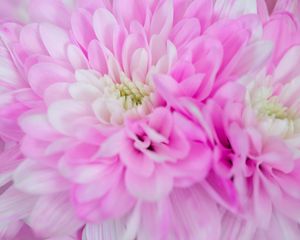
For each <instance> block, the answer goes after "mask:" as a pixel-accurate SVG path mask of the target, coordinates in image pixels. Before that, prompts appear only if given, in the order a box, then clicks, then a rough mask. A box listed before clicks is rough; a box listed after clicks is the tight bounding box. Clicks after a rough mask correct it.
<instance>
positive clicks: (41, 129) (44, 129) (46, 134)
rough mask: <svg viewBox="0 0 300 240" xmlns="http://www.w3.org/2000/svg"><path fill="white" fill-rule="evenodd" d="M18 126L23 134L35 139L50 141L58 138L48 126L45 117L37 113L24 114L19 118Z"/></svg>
mask: <svg viewBox="0 0 300 240" xmlns="http://www.w3.org/2000/svg"><path fill="white" fill-rule="evenodd" d="M19 124H20V126H21V128H22V129H23V131H24V132H26V133H27V134H28V135H30V136H32V137H34V138H37V139H41V140H50V141H51V140H54V139H55V138H56V137H58V136H59V135H58V133H57V132H56V131H55V130H54V129H53V128H52V127H51V126H50V124H49V122H48V120H47V117H46V115H44V114H42V113H39V112H34V111H32V112H26V113H25V114H23V115H22V116H21V117H20V118H19ZM34 129H38V130H37V131H35V130H34Z"/></svg>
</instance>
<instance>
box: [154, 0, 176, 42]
mask: <svg viewBox="0 0 300 240" xmlns="http://www.w3.org/2000/svg"><path fill="white" fill-rule="evenodd" d="M173 11H174V10H173V3H172V1H170V0H166V1H164V2H162V4H161V5H160V6H159V7H158V8H157V9H156V10H155V11H154V14H153V16H152V21H151V26H150V32H151V35H155V34H157V35H160V36H162V37H163V38H165V37H167V36H168V34H169V32H170V30H171V27H172V24H173Z"/></svg>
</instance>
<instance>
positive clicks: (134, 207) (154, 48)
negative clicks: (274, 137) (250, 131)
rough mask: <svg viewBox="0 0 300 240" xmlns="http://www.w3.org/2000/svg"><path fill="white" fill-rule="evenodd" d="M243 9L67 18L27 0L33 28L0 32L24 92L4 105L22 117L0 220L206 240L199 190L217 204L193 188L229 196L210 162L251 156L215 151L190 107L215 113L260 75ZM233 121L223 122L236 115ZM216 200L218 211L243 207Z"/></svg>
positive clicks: (126, 8)
mask: <svg viewBox="0 0 300 240" xmlns="http://www.w3.org/2000/svg"><path fill="white" fill-rule="evenodd" d="M242 4H248V5H247V6H248V7H249V9H250V11H251V12H255V11H256V5H255V4H253V3H252V2H251V1H232V2H230V3H226V2H224V1H212V0H206V1H198V0H194V1H185V0H174V1H172V0H154V1H138V2H137V1H133V0H125V1H124V0H122V1H121V0H115V1H105V0H103V1H78V3H77V7H76V8H75V10H74V11H73V12H72V11H71V10H70V9H68V8H66V7H65V5H63V4H62V3H61V1H58V0H54V1H52V0H51V1H50V0H43V1H37V0H36V1H31V4H30V11H29V12H30V15H31V19H32V22H31V23H30V24H27V25H24V26H14V27H11V26H10V25H3V26H4V30H5V31H11V32H12V33H13V34H15V35H14V37H13V38H12V37H10V38H8V39H7V41H6V44H7V46H6V48H5V50H6V51H9V52H10V57H13V58H14V64H15V65H17V66H19V67H20V69H21V71H22V84H23V85H20V86H16V87H14V89H13V90H14V91H8V94H9V96H13V99H12V104H17V106H19V105H20V104H21V106H22V107H23V105H24V104H25V107H23V108H22V109H20V110H18V111H16V112H13V113H14V114H15V113H16V115H13V116H14V121H13V124H14V126H13V127H12V129H17V130H18V131H19V130H22V131H20V136H19V138H20V139H15V140H16V141H17V144H20V145H21V147H20V150H21V153H22V156H23V157H22V162H21V163H20V164H18V166H17V168H16V169H15V170H14V171H13V173H12V175H13V188H9V189H8V190H6V191H5V192H4V193H3V194H2V195H1V196H0V210H1V203H3V202H4V203H3V206H5V203H6V202H7V201H9V199H12V200H13V203H19V202H20V201H22V199H23V198H25V200H24V202H26V204H25V205H24V206H26V208H21V210H22V211H21V210H19V211H17V214H20V215H18V217H17V220H19V219H20V220H22V219H23V221H24V222H26V224H27V225H29V226H30V227H31V228H32V229H33V231H34V232H35V233H36V234H37V235H38V236H41V237H43V238H50V237H65V236H67V237H75V235H76V233H77V232H80V231H81V227H82V225H83V221H85V222H89V223H90V222H92V223H100V224H99V225H92V224H87V225H86V226H85V228H84V230H83V236H84V237H85V238H86V239H88V240H90V239H93V240H95V239H97V238H100V239H101V237H103V238H104V239H105V237H108V235H111V234H114V235H111V236H114V237H115V238H119V237H120V236H123V234H124V238H125V239H135V237H137V238H138V239H143V240H145V239H147V238H149V240H150V239H151V240H153V239H172V240H175V239H178V240H180V239H195V238H200V239H212V240H214V239H216V240H217V239H218V238H219V236H220V216H219V214H218V207H217V205H216V202H215V201H214V200H212V198H211V196H209V194H208V193H207V192H206V190H209V193H211V194H212V195H213V196H214V197H215V195H216V194H215V195H214V194H213V193H212V189H213V188H208V186H207V185H208V184H203V182H204V179H205V178H206V177H207V175H208V173H209V175H208V180H207V181H206V182H208V183H209V184H211V185H213V184H215V185H213V187H216V186H218V187H219V186H221V187H222V186H224V189H225V190H226V189H227V188H225V187H227V186H229V188H230V186H231V185H230V184H231V182H230V181H229V180H228V181H229V182H227V181H224V182H225V184H223V185H222V184H219V182H218V181H219V179H220V177H218V174H219V172H217V171H216V169H215V165H216V164H219V163H220V162H222V161H223V160H224V161H225V162H226V161H227V160H228V157H227V156H231V155H230V154H231V152H232V149H231V146H232V148H233V149H234V150H236V152H238V151H239V152H238V153H240V154H239V158H240V159H242V160H243V159H245V161H246V156H248V152H247V151H248V148H246V149H245V148H244V146H245V144H244V139H241V141H234V140H233V141H232V143H231V146H229V145H228V146H226V144H228V142H222V141H223V140H224V139H219V138H217V137H216V140H215V141H216V142H217V144H218V145H217V146H218V147H215V146H216V144H215V143H216V142H213V140H212V139H213V135H212V134H211V131H210V130H209V129H208V128H207V126H208V125H207V124H206V123H205V120H204V119H202V118H201V116H200V117H199V114H198V115H197V114H195V112H196V113H197V111H195V109H193V108H190V107H188V104H187V103H188V100H187V99H189V100H191V101H193V102H196V103H197V105H199V106H202V105H203V104H206V103H207V106H209V99H210V98H211V97H212V96H215V98H216V99H217V100H216V102H217V103H218V104H219V103H220V104H221V107H224V106H225V101H223V97H224V96H223V95H222V93H224V91H225V93H226V91H227V87H228V86H230V85H228V84H226V83H227V82H230V81H236V80H237V79H239V78H240V77H241V76H243V75H245V74H246V73H254V72H257V70H258V69H260V68H261V65H262V64H264V63H265V62H266V59H267V58H268V57H269V54H270V51H271V47H270V43H269V42H267V41H265V40H260V38H262V27H261V23H260V20H259V18H258V16H256V15H251V14H249V15H248V14H245V13H246V11H244V8H243V7H242ZM241 14H245V15H243V16H241V17H240V15H241ZM6 35H7V33H3V34H1V35H0V36H1V38H4V37H5V36H6ZM277 57H278V56H277V55H276V56H274V59H277ZM274 61H275V60H274ZM274 64H277V63H276V62H274ZM14 71H15V70H14ZM1 82H3V81H1ZM224 85H225V86H224ZM224 89H225V90H224ZM234 90H235V88H234ZM238 90H239V89H238ZM15 91H16V92H17V93H19V92H21V93H22V94H21V95H20V97H19V95H17V96H18V97H15V95H14V94H15ZM230 93H232V92H230ZM238 93H239V94H238V96H237V97H240V98H237V99H239V100H241V99H243V100H244V95H243V94H242V92H238ZM19 99H20V100H19ZM218 100H220V102H218ZM216 105H217V104H216ZM234 106H235V105H234ZM258 108H260V107H258ZM2 109H4V110H5V109H6V108H5V106H4V107H1V110H2ZM8 109H11V108H10V107H8ZM216 109H217V110H218V111H220V113H221V112H223V111H222V109H221V108H220V109H219V108H216ZM272 109H273V108H272ZM276 109H277V108H276ZM230 110H232V109H231V108H229V107H227V108H224V116H227V115H228V116H230V117H233V114H234V113H237V112H238V110H239V108H236V109H234V110H235V111H230ZM272 111H273V110H272ZM276 111H277V110H276ZM0 112H1V111H0ZM1 113H2V112H1ZM194 114H195V115H194ZM215 114H218V112H212V113H211V118H213V121H216V122H217V123H220V119H223V118H222V117H220V116H216V115H215ZM1 116H2V115H1ZM0 120H2V118H1V117H0ZM226 120H228V119H227V118H226ZM229 120H230V121H231V119H229ZM230 123H231V122H230ZM226 124H227V122H226ZM215 127H216V129H217V130H216V135H217V136H220V135H222V134H223V129H222V128H221V127H220V128H218V126H215ZM227 127H228V126H227V125H226V126H225V128H226V129H227ZM0 129H1V130H2V128H0ZM4 129H5V130H7V129H6V128H4ZM228 129H230V130H232V132H230V133H232V134H233V135H231V136H234V134H239V133H240V132H241V131H242V130H240V128H239V126H238V124H232V125H230V126H229V127H228ZM224 132H225V131H224ZM224 135H226V134H225V133H224ZM0 136H2V135H0ZM240 137H241V138H243V137H244V134H241V136H240ZM220 138H221V137H220ZM228 138H229V137H228ZM4 141H6V140H5V139H4ZM225 141H226V139H225ZM278 142H279V143H278ZM239 143H241V144H240V145H238V144H239ZM5 144H6V142H5ZM235 144H237V145H235ZM272 144H274V145H272ZM235 146H237V149H235ZM274 146H275V147H274ZM226 147H227V148H226ZM273 147H274V148H278V149H279V150H281V148H279V147H282V145H281V141H274V142H273V141H270V149H271V150H272V149H273ZM266 151H267V150H266ZM281 153H282V155H284V156H287V157H289V155H288V154H289V152H288V151H287V152H285V148H284V150H282V152H280V154H281ZM218 156H221V157H218ZM251 156H252V155H251ZM280 156H281V155H280ZM223 158H224V159H223ZM216 161H219V162H217V163H216ZM212 166H213V167H214V171H210V170H211V167H212ZM220 166H222V165H221V163H220ZM221 170H222V169H221ZM221 170H220V171H221ZM231 173H232V171H231V170H230V169H229V170H228V172H227V173H226V174H227V175H228V176H232V175H230V174H231ZM213 174H215V175H213ZM247 174H248V173H247ZM227 175H226V177H227ZM247 177H248V176H247ZM226 180H227V179H226ZM220 182H221V183H223V182H222V181H220ZM202 184H203V186H202ZM226 184H227V185H226ZM225 185H226V186H225ZM204 189H205V190H204ZM225 190H224V192H225ZM221 197H223V198H224V199H225V201H223V202H225V203H227V205H226V204H225V205H226V206H232V205H234V204H236V206H238V207H240V205H242V204H240V202H239V201H238V200H240V199H239V198H237V197H235V196H234V198H232V199H231V198H230V199H229V203H228V202H227V201H226V200H228V199H226V197H228V196H227V195H225V194H224V195H222V196H221ZM230 197H231V196H230ZM224 199H223V200H224ZM1 201H2V202H1ZM2 208H4V207H2ZM10 209H15V205H13V206H9V207H8V213H7V216H8V217H13V216H14V214H15V212H14V211H12V212H10V211H9V210H10ZM193 210H197V211H199V212H203V213H205V216H201V217H199V215H198V214H196V213H193ZM152 218H154V219H156V220H157V221H155V222H153V223H151V222H149V219H152ZM0 219H1V217H0ZM138 227H139V229H138ZM105 234H106V235H105ZM99 235H101V237H99ZM152 237H153V238H152Z"/></svg>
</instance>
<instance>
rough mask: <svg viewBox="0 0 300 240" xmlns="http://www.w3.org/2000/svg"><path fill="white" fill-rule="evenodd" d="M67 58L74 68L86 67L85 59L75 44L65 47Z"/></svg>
mask: <svg viewBox="0 0 300 240" xmlns="http://www.w3.org/2000/svg"><path fill="white" fill-rule="evenodd" d="M67 56H68V60H69V62H70V63H71V65H72V66H73V68H74V69H80V68H87V67H88V63H87V59H86V58H85V56H84V55H83V53H82V51H81V50H80V48H79V47H77V46H75V45H69V46H68V48H67Z"/></svg>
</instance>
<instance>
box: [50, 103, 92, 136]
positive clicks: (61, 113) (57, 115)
mask: <svg viewBox="0 0 300 240" xmlns="http://www.w3.org/2000/svg"><path fill="white" fill-rule="evenodd" d="M89 113H90V111H89V107H88V106H86V104H84V103H82V102H76V101H73V100H61V101H58V102H55V103H53V104H51V106H50V107H49V109H48V120H49V122H50V123H51V125H52V126H53V127H54V128H55V129H56V130H58V131H59V132H61V133H63V134H67V135H68V134H73V133H74V129H73V127H74V125H73V124H74V123H75V121H76V120H77V119H78V118H80V117H82V116H84V115H89ZM72 123H73V124H72Z"/></svg>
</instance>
